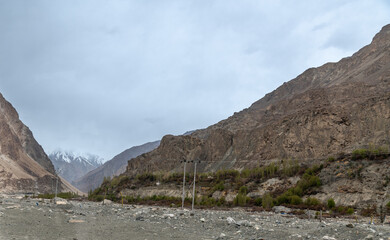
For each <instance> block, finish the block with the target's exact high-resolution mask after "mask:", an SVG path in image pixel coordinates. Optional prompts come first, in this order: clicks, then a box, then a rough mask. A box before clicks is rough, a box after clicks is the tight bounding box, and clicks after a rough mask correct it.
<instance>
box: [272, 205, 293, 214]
mask: <svg viewBox="0 0 390 240" xmlns="http://www.w3.org/2000/svg"><path fill="white" fill-rule="evenodd" d="M272 210H273V211H274V212H275V213H290V212H291V211H292V210H291V208H288V207H284V206H275V207H273V208H272Z"/></svg>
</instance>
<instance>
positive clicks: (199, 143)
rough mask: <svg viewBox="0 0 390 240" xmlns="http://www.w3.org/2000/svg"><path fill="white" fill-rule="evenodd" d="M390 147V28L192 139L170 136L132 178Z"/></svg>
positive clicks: (137, 162) (131, 166)
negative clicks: (191, 164)
mask: <svg viewBox="0 0 390 240" xmlns="http://www.w3.org/2000/svg"><path fill="white" fill-rule="evenodd" d="M389 143H390V25H387V26H385V27H383V29H382V30H381V31H380V32H379V33H378V34H377V35H376V36H375V37H374V38H373V40H372V42H371V44H369V45H367V46H365V47H363V48H362V49H360V50H359V51H358V52H356V53H355V54H353V55H352V56H351V57H347V58H344V59H342V60H340V61H339V62H337V63H327V64H324V65H323V66H321V67H318V68H310V69H308V70H306V71H305V72H303V73H302V74H301V75H299V76H298V77H296V78H295V79H292V80H291V81H289V82H286V83H284V84H283V85H281V86H280V87H279V88H277V89H276V90H274V91H273V92H271V93H269V94H267V95H266V96H265V97H263V98H262V99H260V100H259V101H257V102H255V103H253V104H252V105H251V106H250V107H249V108H247V109H244V110H243V111H241V112H239V113H235V114H234V115H233V116H231V117H229V118H228V119H226V120H223V121H221V122H219V123H217V124H215V125H212V126H210V127H208V128H206V129H203V130H198V131H195V132H193V133H191V134H190V135H185V136H184V135H183V136H171V135H168V136H165V137H164V138H163V139H162V140H161V144H160V146H159V147H158V148H157V149H156V150H154V151H152V152H150V153H147V154H144V155H141V156H139V157H137V158H135V159H132V160H131V161H129V163H128V166H127V170H126V175H128V176H134V175H136V174H140V173H143V172H157V171H161V170H165V171H182V169H183V163H181V160H184V159H186V160H198V159H199V160H201V161H202V162H201V164H199V165H198V170H199V171H204V172H212V171H216V170H217V169H223V168H226V169H228V168H235V169H242V168H244V167H251V166H259V165H266V164H268V163H269V162H270V161H273V160H280V159H286V158H291V159H298V160H300V161H304V160H316V159H326V158H327V157H329V156H335V155H337V154H339V153H341V152H347V153H348V152H352V151H353V150H354V149H356V148H360V147H368V146H370V145H374V146H387V147H388V146H389Z"/></svg>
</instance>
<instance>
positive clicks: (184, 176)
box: [181, 160, 187, 209]
mask: <svg viewBox="0 0 390 240" xmlns="http://www.w3.org/2000/svg"><path fill="white" fill-rule="evenodd" d="M186 164H187V161H186V160H184V174H183V196H182V199H181V209H184V194H185V189H184V187H185V185H186Z"/></svg>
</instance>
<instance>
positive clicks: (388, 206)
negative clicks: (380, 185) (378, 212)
mask: <svg viewBox="0 0 390 240" xmlns="http://www.w3.org/2000/svg"><path fill="white" fill-rule="evenodd" d="M386 208H387V209H388V210H390V202H388V203H387V204H386Z"/></svg>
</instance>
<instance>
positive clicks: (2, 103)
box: [0, 94, 75, 193]
mask: <svg viewBox="0 0 390 240" xmlns="http://www.w3.org/2000/svg"><path fill="white" fill-rule="evenodd" d="M56 177H57V176H56V173H55V170H54V167H53V164H52V163H51V161H50V160H49V158H48V157H47V155H46V153H45V152H44V151H43V149H42V147H41V146H40V145H39V144H38V142H37V141H36V140H35V139H34V137H33V134H32V132H31V131H30V129H29V128H28V127H27V126H25V125H24V124H23V123H22V121H20V120H19V115H18V113H17V112H16V110H15V109H14V107H13V106H12V105H11V104H10V103H9V102H7V100H5V99H4V97H3V96H2V95H1V94H0V193H17V192H52V191H53V186H54V183H55V181H56ZM59 190H60V191H61V190H63V191H72V190H75V189H71V187H70V186H66V185H64V184H63V183H61V180H60V184H59Z"/></svg>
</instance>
